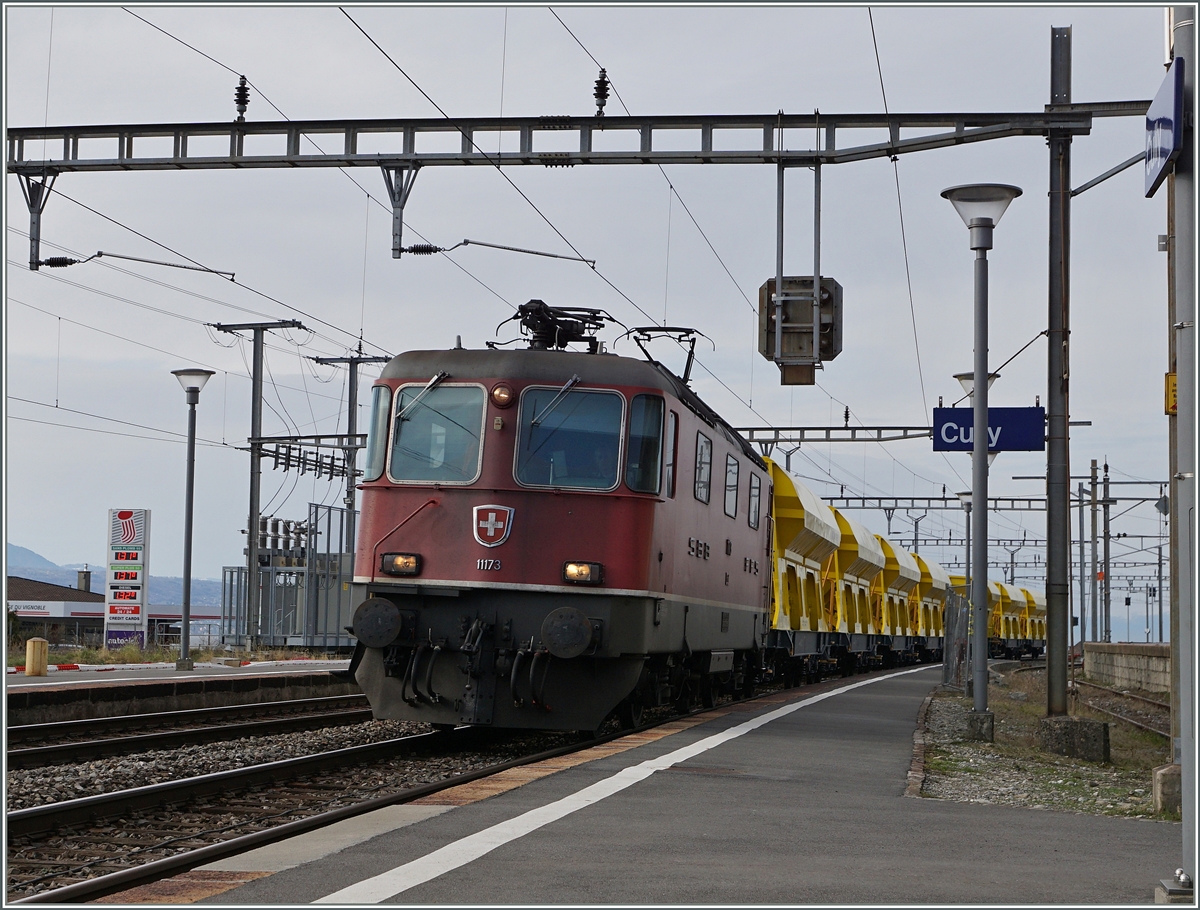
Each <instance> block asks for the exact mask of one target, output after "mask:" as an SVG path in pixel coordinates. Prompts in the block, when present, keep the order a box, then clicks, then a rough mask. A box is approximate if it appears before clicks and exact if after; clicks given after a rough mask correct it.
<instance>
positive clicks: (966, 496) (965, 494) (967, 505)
mask: <svg viewBox="0 0 1200 910" xmlns="http://www.w3.org/2000/svg"><path fill="white" fill-rule="evenodd" d="M954 495H955V496H957V497H958V501H959V502H961V503H962V504H963V508H964V509H966V510H967V511H968V512H969V511H971V497H972V496H974V495H975V494H974V493H972V492H971V491H970V490H963V491H962V492H961V493H955V494H954Z"/></svg>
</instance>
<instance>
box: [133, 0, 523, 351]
mask: <svg viewBox="0 0 1200 910" xmlns="http://www.w3.org/2000/svg"><path fill="white" fill-rule="evenodd" d="M122 9H125V12H127V13H129V14H130V15H131V16H133V17H134V18H135V19H140V20H141V21H142V22H144V23H146V25H149V26H150V27H151V28H153V29H155V30H156V31H158V32H161V33H162V34H164V35H166V36H167V37H168V38H170V39H171V40H172V41H177V42H178V43H180V44H182V45H183V46H184V47H186V48H188V49H189V50H192V51H195V52H196V53H197V54H199V55H200V56H201V57H204V58H205V59H206V60H210V61H211V62H213V63H215V64H216V65H217V66H219V67H221V68H222V69H224V70H227V71H228V72H229V73H231V74H233V75H235V76H238V77H239V78H245V76H244V74H242V73H239V72H238V71H237V70H235V69H234V68H233V67H231V66H229V65H228V64H225V63H222V62H221V61H220V60H218V59H216V58H215V57H213V56H211V55H209V54H206V53H204V51H202V50H200V49H199V48H197V47H195V46H193V45H191V44H188V43H187V42H186V41H184V40H183V39H182V38H179V37H178V36H176V35H173V34H171V33H170V32H168V31H167V30H166V29H164V28H162V27H161V26H158V25H155V24H154V23H153V22H151V21H150V20H149V19H145V18H143V17H142V16H139V15H137V14H136V13H134V12H133V11H132V10H129V9H126V8H124V7H122ZM246 84H247V85H249V86H250V87H251V88H252V89H254V91H256V92H257V93H258V94H259V95H260V96H261V97H262V99H263V101H265V102H267V104H269V105H270V106H271V108H272V109H274V111H275V113H277V114H278V115H279V116H280V117H282V118H283V119H284V120H287V121H289V122H290V121H291V119H292V118H291V117H289V116H288V115H287V114H285V113H284V112H283V111H282V110H280V108H279V106H278V105H277V104H275V102H273V101H272V100H271V99H270V98H268V97H267V96H266V94H265V93H264V92H263V91H262V89H260V88H259V87H258V86H257V85H255V84H254V83H253V82H252V81H250V79H248V78H247V79H246ZM303 138H304V141H306V142H307V143H308V144H309V145H311V146H312V147H313V148H315V149H316V150H317V151H318V152H320V153H321V154H322V155H324V154H326V152H325V150H324V149H323V148H321V146H320V145H318V144H317V142H316V140H314V139H313V138H312V137H311V136H308V135H307V134H306V135H304V137H303ZM338 170H339V171H340V172H341V173H342V175H343V176H344V177H345V178H346V179H347V180H349V181H350V182H351V183H353V184H354V185H355V186H356V187H357V188H358V189H359V190H360V191H361V192H362V193H363V194H364V195H365V196H366V197H367V199H369V200H370V201H371V202H374V203H375V204H376V205H377V206H379V207H380V208H381V209H383V210H384V211H385V212H387V213H388V214H389V215H390V214H391V213H392V210H391V208H390V207H389V206H387V205H385V204H384V203H383V202H382V201H381V200H379V199H377V198H376V197H375V196H373V195H372V194H371V191H370V190H368V189H367V188H366V187H364V186H363V185H362V184H361V183H359V182H358V181H357V180H355V179H354V176H353V175H352V174H351V173H350V172H349V171H348V170H346V168H344V167H339V168H338ZM404 226H405V227H407V228H408V229H409V230H410V231H412V232H413V233H414V234H416V235H417V236H418V237H420V238H421V240H423V241H425V243H427V244H430V241H429V238H428V237H426V236H425V235H423V234H422V233H421V232H420V231H418V230H417V229H416V228H415V227H413V226H412V225H411V224H409V223H408V222H407V221H406V222H405V223H404ZM430 245H432V244H430ZM441 255H442V257H443V258H445V259H446V260H447V261H449V262H450V264H451V265H453V266H454V267H455V268H457V269H458V270H459V271H461V272H463V273H464V274H465V275H466V276H467V277H469V278H470V279H472V280H473V281H475V282H476V283H477V284H478V285H479V286H480V287H482V288H483V289H484V290H486V291H487V292H488V293H489V294H492V295H493V296H494V297H496V298H497V299H498V300H500V301H501V302H503V303H505V304H507V305H508V306H510V307H512V308H513V309H514V310H515V309H516V306H514V305H513V304H512V303H510V302H509V301H508V300H506V299H505V298H504V297H503V296H502V295H501V294H500V293H498V292H497V291H496V290H494V289H493V288H491V287H490V286H488V285H487V284H486V283H485V282H484V281H483V280H482V279H481V278H479V277H478V276H477V275H475V274H474V273H472V272H471V271H469V270H468V269H467V268H466V267H465V266H463V265H461V264H459V263H458V262H457V261H456V260H455V259H454V258H453V257H451V256H450V255H448V254H447V253H446V251H444V250H443V251H441ZM343 331H344V330H343ZM347 334H349V333H347ZM359 334H360V337H361V334H362V332H361V328H360V331H359ZM373 346H374V347H379V346H378V345H373ZM380 350H383V348H380ZM385 353H387V352H386V351H385Z"/></svg>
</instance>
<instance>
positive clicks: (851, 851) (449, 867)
mask: <svg viewBox="0 0 1200 910" xmlns="http://www.w3.org/2000/svg"><path fill="white" fill-rule="evenodd" d="M940 677H941V668H940V667H936V666H935V667H928V668H922V669H919V670H917V671H916V672H913V671H908V672H903V673H899V674H878V673H877V674H873V675H872V677H870V678H866V677H857V678H850V679H847V680H838V681H827V682H826V683H823V684H821V685H820V686H816V687H806V688H800V689H794V690H790V691H787V692H784V693H780V694H779V695H777V696H775V697H773V698H772V699H771V700H770V701H769V702H768V703H765V704H764V703H762V702H750V703H741V704H735V705H733V706H731V707H730V708H727V709H726V710H725V712H724V713H723V714H722V715H721V716H718V717H715V718H713V719H711V720H707V721H705V722H703V723H699V724H695V725H693V726H690V727H688V728H686V729H682V730H679V731H678V732H674V733H671V734H670V735H660V736H658V738H648V739H647V740H646V741H645V742H643V744H642V745H639V746H637V747H634V748H630V749H627V750H626V751H623V752H619V753H616V754H611V753H609V754H605V755H602V756H601V757H598V758H596V759H595V760H592V761H587V762H583V763H580V764H576V765H574V766H572V767H568V768H566V769H565V770H560V771H558V772H557V773H551V774H547V775H546V776H542V777H537V778H535V779H532V780H530V781H529V782H527V783H524V784H523V785H521V786H514V787H513V788H512V789H508V790H507V791H504V792H500V793H498V794H496V795H492V796H490V797H489V798H474V801H472V800H471V799H467V800H464V801H463V802H464V804H461V805H456V806H450V805H445V804H443V805H428V804H427V805H423V806H422V805H409V806H397V807H392V808H391V809H385V810H381V811H380V812H377V813H373V814H372V816H364V817H361V818H360V819H351V820H348V821H345V822H342V823H340V824H339V825H338V826H335V827H334V828H332V829H324V831H323V832H322V831H317V832H311V833H309V834H307V835H303V836H302V837H300V838H295V839H293V840H290V841H284V842H282V843H279V844H275V845H272V846H270V847H266V848H262V849H260V850H256V851H252V852H251V853H248V854H244V855H242V856H241V857H234V858H231V859H227V860H223V861H221V862H218V863H214V864H212V865H211V866H209V867H204V868H202V869H199V870H194V871H193V872H191V873H187V874H186V875H185V876H184V878H185V879H190V880H191V881H192V884H193V886H196V887H192V888H188V887H182V886H183V885H184V884H185V883H184V881H182V880H181V881H179V882H177V883H176V884H177V885H178V886H180V887H181V888H182V890H176V891H175V892H174V900H175V901H185V902H192V901H199V902H206V903H216V904H298V903H310V902H314V901H322V900H324V901H325V902H330V903H336V904H354V903H401V904H440V903H446V904H464V905H479V904H580V903H588V904H590V903H622V904H659V903H662V904H666V903H697V904H757V903H764V904H767V903H771V904H774V903H796V904H812V903H821V904H847V903H863V904H931V903H953V904H960V903H989V904H1010V903H1035V904H1043V903H1100V904H1123V903H1152V902H1153V888H1154V885H1155V884H1156V883H1157V882H1156V879H1157V878H1158V877H1160V876H1161V875H1162V874H1166V873H1164V872H1163V870H1167V871H1168V872H1169V871H1170V869H1173V868H1174V865H1175V859H1176V857H1177V856H1178V853H1179V844H1180V826H1179V825H1178V824H1170V823H1164V822H1156V821H1149V820H1141V819H1125V818H1108V817H1097V816H1089V815H1082V814H1080V815H1075V814H1066V813H1061V812H1052V811H1044V810H1033V809H1017V808H1007V807H1001V806H993V805H985V804H966V803H955V802H948V801H943V800H936V799H927V798H914V797H906V796H904V791H905V786H906V783H907V781H906V777H907V774H908V771H909V768H910V764H911V761H912V755H913V732H914V730H915V728H916V718H917V713H918V710H919V708H920V705H921V702H922V700H923V699H924V698H925V696H926V695H928V694H929V692H930V691H931V690H932V689H933V688H934V687H935V686H936V685H937V684H938V682H939V681H940ZM855 683H858V685H857V687H855V688H852V689H849V690H846V689H845V687H846V686H848V685H853V684H855ZM830 692H833V693H834V694H828V693H830ZM822 695H824V697H823V698H822V697H820V696H822ZM805 702H808V703H807V704H804V703H805ZM798 704H801V705H802V707H799V708H798V709H795V710H791V711H790V712H789V711H788V709H789V708H794V707H795V706H796V705H798ZM768 715H775V716H774V717H773V719H771V720H769V721H767V722H765V723H762V724H761V725H760V726H758V727H756V728H754V729H750V730H745V729H744V725H746V724H747V722H752V721H754V720H755V719H756V718H757V719H758V720H759V721H761V720H762V719H763V718H764V717H766V716H768ZM739 730H742V731H743V732H742V733H741V735H737V736H736V737H735V738H730V739H727V740H726V741H719V740H720V737H718V738H717V740H713V739H712V737H713V736H714V734H720V733H722V732H725V733H726V734H732V733H737V732H739ZM686 747H691V749H690V751H688V750H686ZM681 749H685V753H683V754H678V750H681ZM671 753H677V754H676V755H675V756H674V757H673V759H672V760H669V761H659V762H658V763H657V764H654V762H653V760H655V759H662V758H663V756H667V755H669V754H671ZM647 761H650V762H651V765H650V766H647V765H646V764H644V763H645V762H647ZM671 761H674V763H671ZM648 767H652V768H653V770H650V771H647V770H646V769H647V768H648ZM631 780H632V781H633V782H630V781H631ZM592 785H595V786H592ZM589 786H591V787H592V789H591V790H589V791H587V792H586V793H584V794H582V795H581V794H580V791H582V790H584V789H585V788H588V787H589ZM485 795H486V794H485ZM531 812H532V814H530V813H531ZM494 826H499V827H494ZM481 832H482V834H481ZM481 844H482V846H481ZM397 870H398V871H397ZM207 880H211V881H209V883H208V884H205V885H203V886H201V885H202V882H205V881H207ZM221 880H224V882H225V884H223V885H217V884H216V883H217V882H219V881H221ZM164 884H165V883H164ZM218 889H219V893H217V890H218ZM189 892H190V893H189ZM130 896H132V895H130ZM163 897H164V898H166V895H165V894H164V895H163ZM160 899H162V898H160ZM110 900H115V901H120V896H119V895H114V896H113V898H110ZM166 900H167V901H171V898H166Z"/></svg>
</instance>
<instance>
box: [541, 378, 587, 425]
mask: <svg viewBox="0 0 1200 910" xmlns="http://www.w3.org/2000/svg"><path fill="white" fill-rule="evenodd" d="M581 382H583V380H582V379H580V378H579V377H578V376H574V375H572V376H571V378H570V379H568V380H567V384H566V385H564V386H563V387H562V388H561V389H559V390H558V394H557V395H555V396H554V398H553V399H552V400H551V402H550V403H549V404H548V405H546V406H545V407H544V408H542V412H541V413H540V414H538V415H537V417H535V418H533V420H532V421H530V424H529V425H530V426H532V427H536V426H537V425H538V424H540V423H541V422H542V420H544V419H545V417H546V415H547V414H549V413H550V412H551V411H553V410H554V409H555V408H557V407H558V406H559V405H560V404H562V403H563V400H564V399H565V398H566V397H567V392H569V391H571V389H573V388H575V386H577V385H579V383H581Z"/></svg>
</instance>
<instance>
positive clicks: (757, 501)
mask: <svg viewBox="0 0 1200 910" xmlns="http://www.w3.org/2000/svg"><path fill="white" fill-rule="evenodd" d="M761 503H762V481H761V480H760V479H759V477H758V475H757V474H751V475H750V512H749V514H748V515H747V516H746V520H747V521H748V522H750V527H752V528H754V530H756V531H757V530H758V514H759V510H760V509H761V508H762V505H761Z"/></svg>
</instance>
